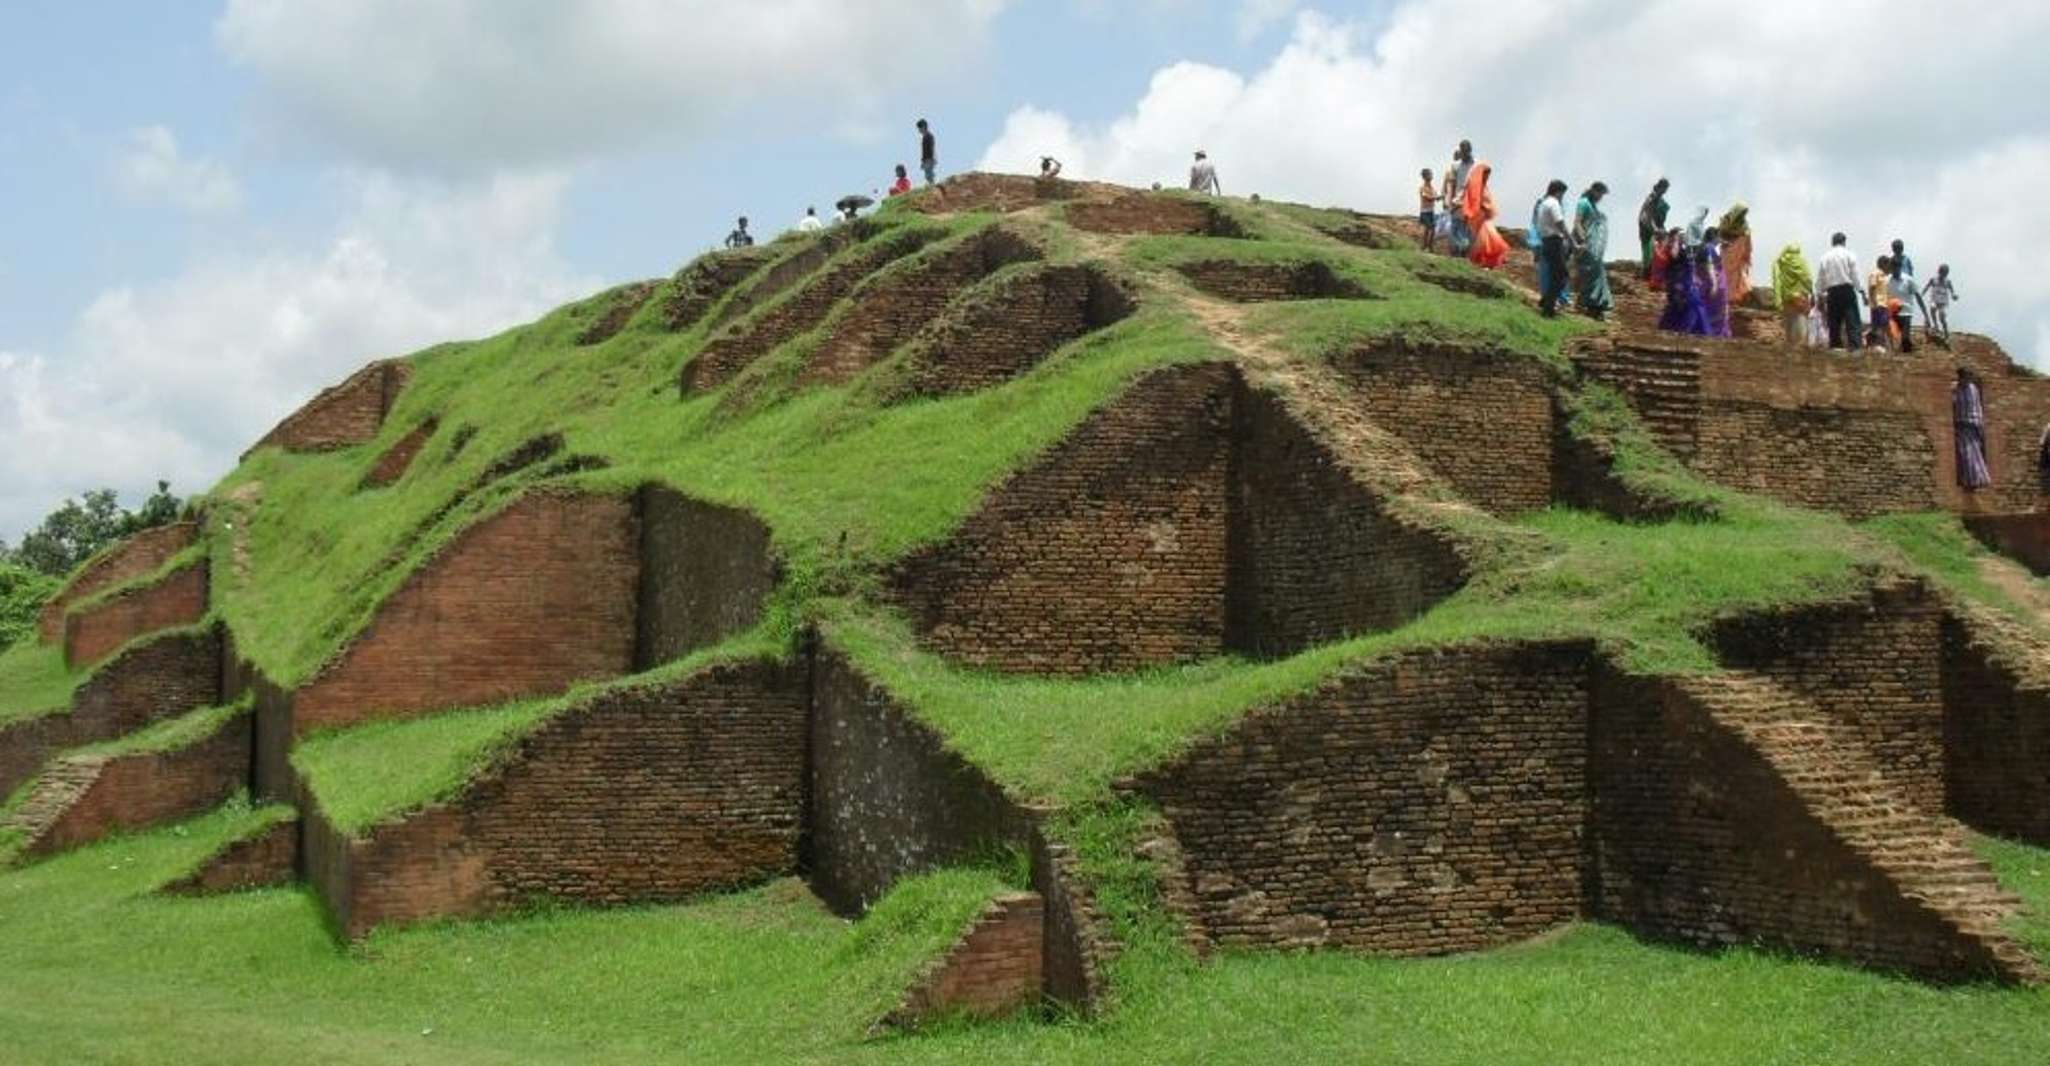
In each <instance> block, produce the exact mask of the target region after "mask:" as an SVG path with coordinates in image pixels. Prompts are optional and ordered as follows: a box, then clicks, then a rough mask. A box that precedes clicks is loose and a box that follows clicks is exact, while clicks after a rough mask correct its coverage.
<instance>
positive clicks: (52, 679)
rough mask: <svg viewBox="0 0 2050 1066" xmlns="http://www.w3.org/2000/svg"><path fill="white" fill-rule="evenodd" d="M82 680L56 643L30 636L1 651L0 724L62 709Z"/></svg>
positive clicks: (67, 703)
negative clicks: (66, 661)
mask: <svg viewBox="0 0 2050 1066" xmlns="http://www.w3.org/2000/svg"><path fill="white" fill-rule="evenodd" d="M82 680H84V678H83V676H82V675H79V674H74V673H72V672H71V671H70V670H69V669H67V668H66V667H65V665H64V649H63V648H62V647H59V646H57V645H54V644H38V643H36V642H35V641H34V640H33V639H31V640H25V641H22V642H21V643H19V644H16V645H15V646H13V647H11V648H8V649H7V650H5V651H0V725H6V724H7V723H9V722H13V721H18V720H20V719H24V718H36V717H39V716H41V715H44V714H48V713H50V712H52V711H58V710H62V709H63V708H64V707H66V706H68V705H69V704H70V703H71V693H72V691H73V690H75V689H77V688H78V683H79V682H80V681H82Z"/></svg>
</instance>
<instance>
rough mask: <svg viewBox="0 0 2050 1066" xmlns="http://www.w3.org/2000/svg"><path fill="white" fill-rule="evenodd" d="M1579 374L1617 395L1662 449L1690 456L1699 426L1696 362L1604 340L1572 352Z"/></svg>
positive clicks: (1683, 354) (1698, 367)
mask: <svg viewBox="0 0 2050 1066" xmlns="http://www.w3.org/2000/svg"><path fill="white" fill-rule="evenodd" d="M1574 362H1575V364H1576V365H1577V366H1578V367H1579V368H1580V373H1581V376H1582V377H1584V378H1589V379H1592V380H1594V381H1599V382H1601V383H1603V384H1605V385H1608V386H1610V387H1611V388H1614V389H1615V390H1617V391H1618V392H1621V393H1622V394H1623V395H1624V397H1625V398H1626V399H1628V400H1629V401H1630V406H1631V407H1632V408H1634V409H1635V410H1636V411H1637V417H1638V418H1639V419H1640V420H1641V421H1642V422H1643V423H1644V426H1645V428H1646V429H1648V430H1650V431H1651V435H1652V437H1653V438H1654V439H1655V440H1657V441H1658V442H1659V444H1660V445H1661V446H1662V447H1664V448H1665V449H1666V450H1667V451H1670V452H1672V453H1673V454H1674V455H1676V456H1678V457H1680V458H1682V459H1687V458H1690V457H1692V456H1693V455H1694V451H1695V444H1696V432H1697V431H1698V429H1699V427H1700V425H1701V359H1700V357H1699V356H1697V355H1695V354H1693V353H1691V352H1687V351H1683V350H1677V349H1676V350H1670V351H1667V350H1656V349H1646V348H1636V347H1630V348H1619V347H1617V346H1615V345H1614V344H1613V343H1609V342H1606V341H1594V342H1590V343H1588V344H1586V345H1583V346H1581V347H1580V348H1579V350H1577V351H1576V352H1575V353H1574Z"/></svg>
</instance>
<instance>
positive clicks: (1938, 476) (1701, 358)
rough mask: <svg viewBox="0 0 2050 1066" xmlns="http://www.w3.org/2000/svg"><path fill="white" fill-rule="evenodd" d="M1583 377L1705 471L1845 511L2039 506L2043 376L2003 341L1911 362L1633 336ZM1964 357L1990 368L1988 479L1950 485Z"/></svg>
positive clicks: (1593, 355)
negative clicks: (1956, 388)
mask: <svg viewBox="0 0 2050 1066" xmlns="http://www.w3.org/2000/svg"><path fill="white" fill-rule="evenodd" d="M1577 358H1578V361H1579V365H1580V368H1581V373H1582V374H1583V375H1584V376H1587V377H1591V378H1594V379H1596V380H1600V381H1603V382H1606V383H1608V384H1611V385H1613V386H1614V387H1616V388H1617V389H1619V390H1620V391H1622V392H1623V393H1624V394H1625V395H1626V396H1627V397H1629V398H1630V400H1631V402H1632V404H1633V406H1636V407H1637V408H1638V410H1639V412H1640V414H1642V415H1643V416H1644V417H1645V420H1646V422H1647V424H1648V426H1649V427H1650V428H1651V429H1652V431H1653V433H1654V434H1655V435H1656V436H1658V437H1659V438H1660V439H1661V441H1662V443H1665V444H1666V445H1667V446H1668V447H1669V448H1670V449H1671V450H1672V451H1673V452H1674V453H1675V454H1676V455H1679V456H1680V457H1681V458H1682V459H1684V460H1686V461H1687V462H1688V463H1689V465H1691V466H1693V467H1694V468H1695V469H1696V470H1698V471H1700V472H1701V473H1702V474H1703V475H1705V476H1707V477H1709V478H1711V479H1713V480H1717V481H1721V482H1723V483H1725V484H1729V485H1732V486H1734V487H1737V488H1741V489H1744V490H1746V491H1751V492H1758V493H1762V494H1764V495H1768V496H1771V497H1773V498H1775V499H1779V500H1782V501H1784V502H1787V503H1792V504H1797V505H1800V506H1804V507H1814V508H1818V509H1823V510H1830V511H1836V512H1838V513H1841V514H1844V515H1847V516H1849V517H1852V518H1864V517H1868V516H1871V515H1875V514H1887V513H1893V512H1900V511H1917V510H1929V509H1931V508H1939V507H1940V508H1947V509H1952V510H1965V511H2000V512H2020V511H2032V510H2036V509H2038V508H2040V507H2041V506H2042V505H2043V503H2044V494H2043V491H2042V487H2041V484H2040V481H2039V477H2038V471H2037V469H2036V462H2035V450H2036V444H2037V440H2038V438H2039V437H2040V435H2041V433H2042V428H2043V425H2044V424H2045V423H2046V422H2050V381H2045V380H2043V379H2041V378H2036V377H2033V376H2025V375H2023V374H2020V373H2017V372H2016V371H2015V368H2014V367H2013V366H2012V365H2011V364H2008V363H2006V361H2005V357H2004V356H2002V355H2000V354H1999V352H1998V351H1997V349H1990V348H1989V349H1988V350H1987V351H1985V352H1983V353H1981V356H1980V357H1973V356H1970V355H1966V354H1965V353H1963V352H1962V351H1961V352H1959V353H1957V354H1955V355H1946V354H1944V353H1941V352H1937V351H1929V352H1924V353H1922V354H1919V355H1915V356H1910V357H1900V356H1884V357H1876V358H1875V357H1873V356H1868V355H1857V356H1847V355H1843V354H1840V353H1828V352H1815V351H1809V350H1805V349H1799V350H1797V349H1788V348H1782V347H1777V346H1772V345H1764V344H1752V343H1732V342H1728V341H1720V342H1718V341H1708V340H1704V339H1687V338H1679V337H1671V336H1666V335H1658V334H1651V335H1636V334H1634V335H1631V336H1628V337H1626V338H1624V339H1621V340H1619V341H1617V342H1616V343H1614V344H1613V345H1602V344H1596V345H1590V346H1587V347H1586V349H1585V350H1584V351H1583V352H1582V353H1580V354H1579V355H1578V356H1577ZM1960 360H1962V361H1964V362H1968V363H1972V364H1973V365H1977V366H1979V367H1980V369H1981V370H1982V372H1983V374H1984V382H1983V388H1984V394H1985V400H1986V415H1987V422H1988V425H1987V454H1988V457H1989V460H1990V463H1991V465H1992V468H1993V476H1994V479H1995V485H1994V487H1993V488H1991V489H1988V490H1985V491H1982V492H1979V493H1977V494H1975V495H1967V494H1966V493H1964V492H1962V491H1961V490H1959V489H1958V488H1957V483H1956V477H1957V471H1956V456H1955V451H1954V444H1953V433H1952V428H1951V414H1950V393H1951V387H1952V385H1953V384H1954V382H1955V367H1956V365H1957V362H1959V361H1960Z"/></svg>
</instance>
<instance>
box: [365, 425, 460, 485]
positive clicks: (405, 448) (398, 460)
mask: <svg viewBox="0 0 2050 1066" xmlns="http://www.w3.org/2000/svg"><path fill="white" fill-rule="evenodd" d="M440 428H441V423H440V422H438V421H436V420H434V419H432V418H430V419H428V420H427V421H425V422H422V423H420V424H419V425H418V426H415V427H413V429H412V431H411V432H409V433H407V434H406V435H405V436H403V437H400V438H399V439H398V442H397V443H395V444H393V445H392V446H391V447H390V448H388V449H386V450H385V453H384V454H383V455H380V456H378V457H377V464H376V465H375V466H372V467H371V468H370V472H369V473H367V474H365V475H363V487H364V488H383V487H385V486H387V485H391V484H395V483H396V482H397V481H398V480H399V479H400V478H402V477H405V476H406V471H408V470H411V469H412V468H413V460H415V459H417V458H419V457H420V450H421V449H423V448H425V447H427V442H428V441H430V440H433V439H434V433H435V431H436V430H437V429H440Z"/></svg>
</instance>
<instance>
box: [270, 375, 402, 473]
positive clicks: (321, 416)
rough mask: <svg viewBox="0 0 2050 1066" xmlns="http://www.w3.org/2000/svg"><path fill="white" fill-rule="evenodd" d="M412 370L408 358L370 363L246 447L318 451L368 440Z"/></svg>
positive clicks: (374, 436)
mask: <svg viewBox="0 0 2050 1066" xmlns="http://www.w3.org/2000/svg"><path fill="white" fill-rule="evenodd" d="M412 376H413V367H412V365H411V364H409V363H405V362H402V361H399V360H396V359H393V360H386V361H383V362H377V363H372V364H370V365H369V366H366V367H364V368H363V369H361V370H358V371H357V372H356V373H354V374H352V375H350V376H349V378H348V380H346V381H344V382H342V383H341V384H339V385H334V386H331V387H329V388H325V389H322V390H321V391H320V395H318V396H315V397H314V398H313V399H311V400H309V401H307V403H306V406H304V407H301V408H299V409H298V410H297V411H294V412H292V413H291V414H290V415H287V416H285V420H284V421H283V422H280V423H278V424H277V427H276V428H275V429H272V430H271V431H270V432H269V433H266V434H264V436H263V439H262V440H259V441H257V442H256V443H255V444H254V445H252V446H251V447H250V449H249V451H250V452H254V451H255V450H256V449H258V448H263V447H275V448H283V449H284V450H286V451H288V452H320V451H332V450H334V449H336V448H346V447H349V446H350V445H354V444H367V443H369V442H370V441H372V440H375V439H377V431H378V430H379V429H382V428H383V427H384V418H385V416H386V415H387V414H390V413H391V409H392V406H393V405H394V404H396V403H398V400H399V393H400V392H401V391H403V390H404V389H405V387H406V382H408V381H410V380H411V379H412ZM248 456H249V452H244V453H243V458H245V459H246V458H248Z"/></svg>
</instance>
